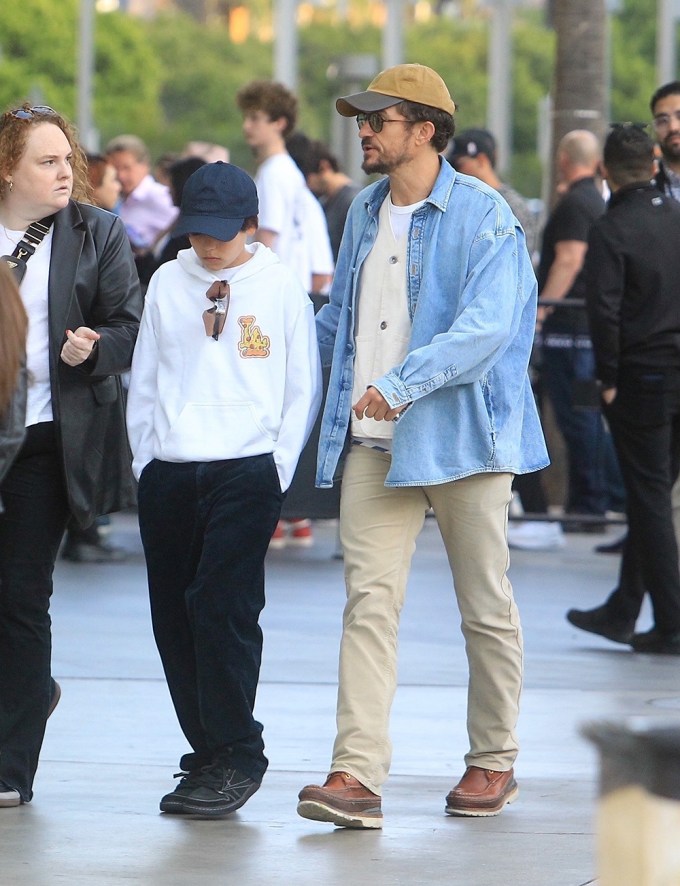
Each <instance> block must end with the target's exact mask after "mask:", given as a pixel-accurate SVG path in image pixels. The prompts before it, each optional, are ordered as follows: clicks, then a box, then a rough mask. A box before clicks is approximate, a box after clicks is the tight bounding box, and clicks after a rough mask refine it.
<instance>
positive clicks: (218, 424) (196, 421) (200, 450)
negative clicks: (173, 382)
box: [162, 403, 273, 461]
mask: <svg viewBox="0 0 680 886" xmlns="http://www.w3.org/2000/svg"><path fill="white" fill-rule="evenodd" d="M272 442H273V440H272V436H271V435H270V434H268V433H267V431H266V430H265V429H264V427H263V425H262V423H261V422H260V421H259V419H258V417H257V415H256V413H255V410H254V408H253V406H252V404H250V403H187V404H186V406H185V407H184V408H183V409H182V411H181V412H180V414H179V415H178V416H177V419H176V420H175V421H174V423H173V424H172V426H171V428H170V430H169V431H168V433H167V435H166V438H165V440H164V441H163V445H162V449H163V456H164V457H166V458H171V459H173V458H176V459H178V460H182V461H184V460H188V461H203V460H211V459H218V458H238V457H240V456H246V455H252V454H255V453H260V452H262V451H263V447H270V446H271V445H272Z"/></svg>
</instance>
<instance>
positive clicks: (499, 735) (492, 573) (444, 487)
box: [331, 446, 522, 793]
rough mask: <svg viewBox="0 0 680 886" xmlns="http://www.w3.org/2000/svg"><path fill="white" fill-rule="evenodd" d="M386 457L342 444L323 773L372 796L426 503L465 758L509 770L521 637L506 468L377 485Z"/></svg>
mask: <svg viewBox="0 0 680 886" xmlns="http://www.w3.org/2000/svg"><path fill="white" fill-rule="evenodd" d="M389 464H390V456H389V455H388V454H387V453H382V452H379V451H377V450H373V449H369V448H368V447H361V446H353V447H352V449H351V451H350V453H349V455H348V458H347V461H346V464H345V470H344V476H343V480H342V494H341V504H340V538H341V541H342V546H343V550H344V557H345V581H346V585H347V605H346V607H345V613H344V622H343V636H342V642H341V649H340V673H339V690H338V710H337V725H338V734H337V738H336V741H335V746H334V749H333V763H332V766H331V771H339V770H340V771H344V772H349V773H350V774H351V775H353V776H354V777H355V778H357V779H359V781H360V782H362V784H364V785H365V786H366V787H367V788H369V789H370V790H371V791H374V792H375V793H380V789H381V785H382V784H383V782H384V781H385V779H386V778H387V774H388V772H389V767H390V761H391V755H392V747H391V743H390V738H389V715H390V708H391V705H392V700H393V697H394V693H395V690H396V685H397V631H398V627H399V617H400V613H401V608H402V605H403V602H404V596H405V591H406V582H407V579H408V573H409V569H410V565H411V558H412V556H413V553H414V551H415V543H416V538H417V536H418V534H419V532H420V530H421V529H422V526H423V521H424V518H425V512H426V510H427V508H429V507H432V508H433V510H434V512H435V515H436V517H437V522H438V524H439V529H440V531H441V534H442V538H443V539H444V545H445V547H446V551H447V554H448V558H449V564H450V566H451V572H452V574H453V581H454V586H455V591H456V597H457V601H458V607H459V610H460V614H461V618H462V630H463V635H464V637H465V649H466V653H467V657H468V665H469V688H468V713H467V728H468V736H469V741H470V749H469V752H468V754H467V755H466V758H465V761H466V765H476V766H481V767H484V768H487V769H495V770H499V771H505V770H508V769H510V768H511V767H512V765H513V763H514V760H515V757H516V756H517V739H516V735H515V727H516V723H517V716H518V710H519V696H520V690H521V683H522V634H521V628H520V623H519V614H518V612H517V607H516V606H515V602H514V599H513V595H512V587H511V585H510V582H509V580H508V578H507V574H506V572H507V568H508V547H507V537H506V533H507V511H508V505H509V502H510V497H511V492H510V486H511V483H512V475H511V474H492V473H488V474H475V475H473V476H471V477H467V478H465V479H463V480H456V481H454V482H451V483H443V484H440V485H436V486H425V487H423V486H409V487H399V488H387V487H385V485H384V483H385V476H386V474H387V471H388V469H389Z"/></svg>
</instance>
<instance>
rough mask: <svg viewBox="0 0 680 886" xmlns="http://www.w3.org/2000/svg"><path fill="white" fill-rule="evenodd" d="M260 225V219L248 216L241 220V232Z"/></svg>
mask: <svg viewBox="0 0 680 886" xmlns="http://www.w3.org/2000/svg"><path fill="white" fill-rule="evenodd" d="M259 224H260V217H259V216H258V215H249V216H248V217H247V218H244V219H243V224H242V225H241V230H242V231H247V230H248V228H257V227H258V226H259Z"/></svg>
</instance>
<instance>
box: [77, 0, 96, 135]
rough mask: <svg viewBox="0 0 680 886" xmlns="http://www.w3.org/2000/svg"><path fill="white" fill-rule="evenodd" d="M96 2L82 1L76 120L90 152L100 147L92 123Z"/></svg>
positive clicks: (90, 0) (93, 0) (91, 0)
mask: <svg viewBox="0 0 680 886" xmlns="http://www.w3.org/2000/svg"><path fill="white" fill-rule="evenodd" d="M94 18H95V0H80V40H79V50H78V111H77V116H76V120H77V123H78V130H79V134H80V143H81V145H82V146H83V147H84V148H85V149H86V150H88V151H96V150H97V148H98V147H99V145H98V137H97V133H96V131H95V129H94V126H93V123H92V82H93V79H94V58H95V54H94Z"/></svg>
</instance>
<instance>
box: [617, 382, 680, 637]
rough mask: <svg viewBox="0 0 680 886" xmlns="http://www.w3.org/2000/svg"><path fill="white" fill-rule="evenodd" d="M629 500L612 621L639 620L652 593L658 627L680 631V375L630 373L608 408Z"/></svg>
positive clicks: (655, 620)
mask: <svg viewBox="0 0 680 886" xmlns="http://www.w3.org/2000/svg"><path fill="white" fill-rule="evenodd" d="M605 414H606V416H607V420H608V421H609V426H610V428H611V432H612V437H613V438H614V444H615V446H616V451H617V453H618V457H619V464H620V466H621V473H622V474H623V479H624V483H625V485H626V493H627V496H628V503H627V508H626V510H627V516H628V536H627V538H626V541H625V543H624V549H623V557H622V560H621V571H620V573H619V585H618V587H617V588H616V590H615V591H614V592H613V593H612V594H611V596H610V597H609V599H608V601H607V606H608V609H609V611H610V613H611V616H612V619H613V620H615V621H620V622H628V623H631V622H633V623H634V622H635V620H636V619H637V617H638V615H639V613H640V607H641V606H642V600H643V598H644V595H645V591H647V592H648V593H649V595H650V597H651V601H652V608H653V611H654V622H655V627H656V628H658V629H659V630H660V631H662V632H664V633H674V632H676V631H680V574H679V572H678V547H677V542H676V538H675V532H674V529H673V518H672V506H671V489H672V487H673V483H674V482H675V479H676V477H677V476H678V468H679V467H680V370H669V369H663V370H660V371H658V372H657V371H655V370H648V371H645V370H643V369H639V370H632V369H631V370H627V371H622V374H621V380H620V384H619V387H618V389H617V396H616V399H615V401H614V403H613V404H611V405H610V406H608V407H606V408H605Z"/></svg>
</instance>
